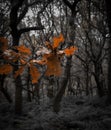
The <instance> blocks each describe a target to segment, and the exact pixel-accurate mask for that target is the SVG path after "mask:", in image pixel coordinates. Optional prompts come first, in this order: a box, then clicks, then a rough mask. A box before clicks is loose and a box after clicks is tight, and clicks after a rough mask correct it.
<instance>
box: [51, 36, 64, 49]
mask: <svg viewBox="0 0 111 130" xmlns="http://www.w3.org/2000/svg"><path fill="white" fill-rule="evenodd" d="M61 42H64V37H63V35H62V34H60V35H59V36H58V37H54V38H53V48H54V49H55V48H57V47H58V46H59V44H60V43H61Z"/></svg>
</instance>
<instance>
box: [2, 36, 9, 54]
mask: <svg viewBox="0 0 111 130" xmlns="http://www.w3.org/2000/svg"><path fill="white" fill-rule="evenodd" d="M7 49H8V40H7V39H6V38H4V37H0V50H1V51H2V52H3V51H5V50H7Z"/></svg>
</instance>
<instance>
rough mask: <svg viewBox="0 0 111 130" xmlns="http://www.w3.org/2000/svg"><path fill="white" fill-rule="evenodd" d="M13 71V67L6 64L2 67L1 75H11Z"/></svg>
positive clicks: (0, 67) (0, 66)
mask: <svg viewBox="0 0 111 130" xmlns="http://www.w3.org/2000/svg"><path fill="white" fill-rule="evenodd" d="M12 70H13V68H12V66H11V65H10V64H4V65H0V74H6V75H7V74H9V73H11V72H12Z"/></svg>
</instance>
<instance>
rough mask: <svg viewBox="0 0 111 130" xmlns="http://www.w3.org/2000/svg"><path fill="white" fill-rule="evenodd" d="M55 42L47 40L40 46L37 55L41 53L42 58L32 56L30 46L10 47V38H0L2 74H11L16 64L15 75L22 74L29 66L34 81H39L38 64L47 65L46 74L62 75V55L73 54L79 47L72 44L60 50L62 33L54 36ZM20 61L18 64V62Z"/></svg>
mask: <svg viewBox="0 0 111 130" xmlns="http://www.w3.org/2000/svg"><path fill="white" fill-rule="evenodd" d="M52 40H53V42H52V43H50V42H46V43H45V47H44V46H43V47H40V48H39V50H38V51H37V52H36V54H37V56H38V55H41V57H42V58H41V59H39V60H38V59H33V58H31V55H32V52H31V50H30V48H28V47H26V46H25V45H20V46H12V47H11V48H9V47H8V40H7V39H6V38H4V37H1V38H0V58H1V59H2V60H1V61H0V62H1V63H0V74H1V75H2V74H5V75H7V74H10V73H11V72H12V71H13V70H14V69H13V67H14V66H16V65H17V66H19V68H18V70H17V71H15V72H14V77H15V78H16V77H17V76H19V75H21V74H22V73H23V72H24V70H25V69H26V67H28V68H29V74H30V75H31V81H32V83H33V84H34V83H37V82H38V79H39V77H40V72H39V70H38V68H37V67H36V64H39V65H42V66H44V65H45V66H46V67H47V69H46V72H45V75H46V76H51V75H54V76H60V75H61V74H62V67H61V58H62V56H64V55H66V56H71V55H73V54H74V52H75V50H77V48H76V47H75V46H70V47H68V48H65V49H64V50H59V49H58V47H59V45H60V43H61V42H64V37H63V35H62V34H60V35H59V36H58V37H54V38H53V39H52ZM16 63H18V64H16Z"/></svg>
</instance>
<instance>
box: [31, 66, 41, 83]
mask: <svg viewBox="0 0 111 130" xmlns="http://www.w3.org/2000/svg"><path fill="white" fill-rule="evenodd" d="M30 75H31V78H32V83H33V84H35V83H37V82H38V79H39V76H40V73H39V71H38V69H37V68H36V67H35V66H34V65H33V64H30Z"/></svg>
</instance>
